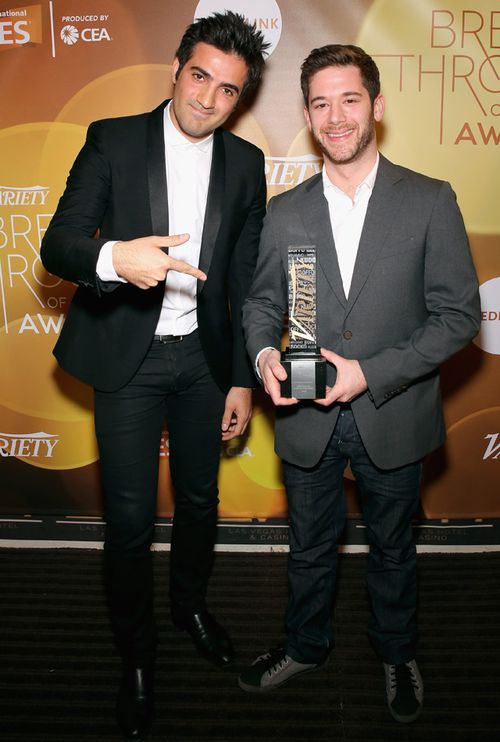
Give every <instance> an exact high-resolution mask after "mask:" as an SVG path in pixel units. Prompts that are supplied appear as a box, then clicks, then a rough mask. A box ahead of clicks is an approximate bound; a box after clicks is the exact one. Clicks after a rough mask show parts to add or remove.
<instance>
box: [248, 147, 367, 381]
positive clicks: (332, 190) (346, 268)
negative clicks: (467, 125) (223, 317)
mask: <svg viewBox="0 0 500 742" xmlns="http://www.w3.org/2000/svg"><path fill="white" fill-rule="evenodd" d="M378 163H379V154H378V152H377V160H376V162H375V165H374V166H373V168H372V169H371V170H370V172H369V173H368V175H367V176H366V178H364V180H363V181H362V182H361V183H360V184H359V185H358V187H357V188H356V192H355V194H354V200H353V199H352V198H351V197H350V196H348V195H347V193H344V191H342V190H341V189H340V188H338V187H337V186H336V185H334V184H333V183H332V181H331V180H330V178H329V177H328V175H327V174H326V168H325V166H324V165H323V171H322V175H323V193H324V195H325V198H326V200H327V202H328V212H329V215H330V223H331V225H332V233H333V239H334V241H335V249H336V251H337V259H338V262H339V268H340V275H341V277H342V284H343V286H344V293H345V296H346V298H347V297H348V296H349V289H350V288H351V280H352V274H353V272H354V264H355V262H356V256H357V254H358V247H359V240H360V237H361V232H362V230H363V225H364V223H365V217H366V210H367V208H368V202H369V200H370V197H371V195H372V190H373V186H374V185H375V179H376V177H377V170H378ZM269 349H273V348H272V346H266V347H265V348H262V350H260V351H259V352H258V353H257V356H256V358H255V370H256V372H257V376H258V377H259V379H260V378H261V375H260V371H259V358H260V356H261V354H262V353H263V352H264V351H265V350H269ZM273 350H275V349H273Z"/></svg>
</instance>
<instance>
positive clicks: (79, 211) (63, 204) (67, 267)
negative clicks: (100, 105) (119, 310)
mask: <svg viewBox="0 0 500 742" xmlns="http://www.w3.org/2000/svg"><path fill="white" fill-rule="evenodd" d="M110 184H111V175H110V166H109V162H108V161H107V159H106V156H105V154H104V148H103V146H102V122H94V123H93V124H91V125H90V127H89V129H88V132H87V138H86V141H85V144H84V145H83V148H82V149H81V151H80V153H79V154H78V156H77V158H76V160H75V162H74V164H73V167H72V168H71V170H70V173H69V176H68V180H67V183H66V189H65V191H64V193H63V195H62V196H61V198H60V200H59V204H58V206H57V209H56V212H55V214H54V216H53V217H52V220H51V221H50V224H49V226H48V228H47V231H46V232H45V235H44V238H43V240H42V244H41V250H40V256H41V259H42V263H43V265H44V266H45V268H46V269H47V270H48V271H49V272H50V273H52V274H54V275H56V276H60V277H61V278H64V279H65V280H67V281H72V282H73V283H77V284H79V285H81V286H84V287H85V288H87V289H91V290H94V291H96V292H97V293H100V291H101V290H102V289H103V288H104V282H101V281H100V280H99V278H98V277H97V274H96V264H97V259H98V257H99V251H100V249H101V247H102V245H103V244H104V243H105V242H106V241H107V240H105V239H102V238H100V237H98V236H97V233H98V229H99V225H100V224H101V221H102V217H103V214H104V213H105V211H106V208H107V205H108V201H109V193H110ZM117 285H119V284H117ZM114 287H115V284H114V282H112V284H111V285H110V286H107V287H105V290H110V289H112V288H114Z"/></svg>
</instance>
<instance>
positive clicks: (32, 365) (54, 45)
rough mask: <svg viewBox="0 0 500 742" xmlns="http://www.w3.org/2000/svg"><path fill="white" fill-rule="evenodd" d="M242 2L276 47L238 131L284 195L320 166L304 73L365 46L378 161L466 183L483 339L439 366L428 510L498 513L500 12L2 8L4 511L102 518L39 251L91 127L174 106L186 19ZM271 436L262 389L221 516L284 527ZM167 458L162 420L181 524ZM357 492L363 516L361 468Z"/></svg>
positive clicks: (158, 5)
mask: <svg viewBox="0 0 500 742" xmlns="http://www.w3.org/2000/svg"><path fill="white" fill-rule="evenodd" d="M225 8H229V9H232V10H236V11H238V12H241V13H243V14H244V15H245V16H246V17H248V18H249V19H250V20H252V21H255V22H256V24H257V25H258V27H259V28H261V29H262V31H263V32H264V34H265V36H266V37H267V39H268V41H269V42H270V44H271V46H270V50H269V58H268V63H267V70H266V74H265V80H264V83H263V85H262V88H261V90H260V92H259V94H258V96H257V98H256V99H255V100H254V101H253V102H252V105H251V107H250V108H248V109H247V108H242V109H241V110H240V111H239V112H238V116H237V118H236V119H235V120H233V121H232V122H231V124H230V126H231V128H232V129H233V130H234V131H235V132H236V133H237V134H239V135H241V136H243V137H245V138H246V139H249V140H250V141H252V142H254V143H255V144H257V145H258V146H259V147H261V149H262V150H263V151H264V153H265V156H266V172H267V183H268V191H269V195H270V196H271V195H273V194H276V193H279V192H281V191H283V190H285V189H289V188H291V187H293V186H295V185H297V184H298V183H301V182H302V181H303V180H305V179H306V178H308V177H310V176H311V175H313V174H314V173H316V172H318V171H319V169H320V167H321V160H320V157H319V156H318V153H317V152H316V151H315V150H314V147H313V145H312V142H311V140H310V138H309V135H308V132H307V129H306V127H305V123H304V119H303V113H302V101H301V95H300V89H299V74H300V72H299V68H300V64H301V63H302V61H303V59H304V58H305V57H306V56H307V54H308V53H309V51H310V50H311V49H312V48H313V47H316V46H321V45H323V44H327V43H355V44H358V45H359V46H362V47H363V48H364V49H366V50H367V51H368V52H369V53H370V54H371V55H372V56H373V57H374V58H375V59H376V61H377V63H378V65H379V68H380V72H381V78H382V89H383V93H384V95H385V97H386V103H387V108H386V115H385V118H384V122H383V126H381V127H380V129H379V141H380V148H381V151H382V152H383V153H384V154H385V155H386V156H387V157H389V159H391V160H393V161H395V162H398V163H400V164H403V165H405V166H408V167H410V168H413V169H416V170H419V171H421V172H424V173H426V174H428V175H431V176H435V177H438V178H442V179H446V180H449V181H450V182H451V184H452V186H453V188H454V190H455V191H456V193H457V196H458V201H459V204H460V207H461V209H462V212H463V215H464V219H465V222H466V226H467V230H468V233H469V237H470V242H471V248H472V252H473V256H474V261H475V264H476V267H477V272H478V275H479V281H480V284H481V301H482V327H481V332H480V334H479V335H478V336H477V338H476V339H475V340H474V342H473V343H471V344H470V346H469V347H467V348H466V349H465V350H464V351H462V352H461V353H459V354H458V355H457V356H456V357H454V358H453V359H452V360H451V361H450V362H448V363H447V364H446V365H445V366H444V368H443V369H442V383H443V394H444V404H445V413H446V421H447V428H448V441H447V444H446V446H445V447H444V448H443V449H442V450H440V451H438V452H436V453H435V454H433V455H432V456H431V457H429V459H428V461H427V465H426V476H425V483H424V488H423V496H422V509H423V517H424V519H429V520H431V519H436V518H437V519H453V518H457V519H472V520H474V519H484V518H490V519H494V518H500V486H499V483H500V476H499V473H500V396H499V390H500V381H499V379H500V236H499V235H500V204H499V190H498V183H499V172H500V158H499V142H500V7H499V6H498V2H497V1H496V0H474V2H471V1H470V0H350V2H348V3H346V2H344V0H314V2H306V1H305V0H303V1H301V0H200V2H197V1H196V0H141V2H136V0H53V1H49V0H43V1H42V2H38V3H37V2H35V3H29V4H26V5H22V4H19V3H17V2H14V3H7V2H5V0H0V70H1V74H0V100H1V105H0V358H1V363H0V472H1V479H0V513H3V514H5V515H6V516H7V515H10V516H12V515H15V514H17V515H18V516H20V517H21V518H22V517H25V516H28V515H30V516H31V517H34V516H36V515H37V514H38V515H41V514H65V515H75V516H78V515H80V516H83V515H88V516H98V515H99V514H100V513H101V512H102V511H101V495H100V489H99V462H98V453H97V448H96V442H95V438H94V433H93V420H92V393H91V390H90V389H88V388H87V387H85V386H84V385H82V384H80V383H79V382H77V381H75V380H74V379H72V378H71V377H69V376H67V375H66V374H65V373H64V372H62V371H61V370H59V369H58V368H57V366H56V363H55V361H54V358H53V356H52V354H51V351H52V347H53V345H54V343H55V341H56V339H57V336H58V333H59V332H60V330H61V327H62V324H63V322H64V317H65V312H66V309H67V307H68V304H69V302H70V300H71V296H72V293H73V291H74V286H72V285H71V284H69V283H66V282H63V281H61V280H60V279H58V278H56V277H54V276H52V275H50V274H48V273H47V272H46V271H45V270H44V268H43V266H42V265H41V262H40V258H39V247H40V241H41V238H42V236H43V234H44V231H45V229H46V227H47V224H48V222H49V220H50V217H51V215H52V213H53V212H54V210H55V208H56V205H57V201H58V198H59V196H60V194H61V192H62V190H63V188H64V184H65V180H66V176H67V173H68V170H69V168H70V166H71V164H72V162H73V160H74V158H75V156H76V154H77V152H78V151H79V149H80V147H81V145H82V143H83V141H84V138H85V134H86V128H87V126H88V124H89V123H90V122H91V121H93V120H95V119H98V118H104V117H109V116H119V115H124V114H131V113H139V112H142V111H145V110H150V109H152V108H154V107H155V106H156V105H157V104H158V103H159V102H160V101H161V100H163V99H164V98H166V97H168V96H169V95H170V93H171V83H170V65H171V62H172V59H173V55H174V52H175V49H176V48H177V44H178V41H179V39H180V37H181V35H182V33H183V31H184V29H185V27H186V26H187V25H188V24H189V23H191V22H192V21H193V19H194V18H195V17H199V16H203V15H208V14H210V13H211V12H214V11H220V10H224V9H225ZM272 428H273V420H272V410H271V408H270V406H269V404H268V403H267V402H266V399H265V398H264V396H263V395H262V394H260V393H257V395H256V406H255V411H254V415H253V418H252V422H251V429H250V434H249V436H248V438H247V439H245V440H244V441H243V442H241V443H240V444H238V445H236V444H232V445H229V446H228V447H227V448H226V449H225V451H224V455H223V459H222V462H221V471H220V496H221V507H220V513H221V516H223V517H225V518H229V519H234V520H237V519H262V520H266V519H270V520H273V519H280V518H284V517H285V516H286V500H285V496H284V492H283V488H282V484H281V475H280V464H279V461H278V460H277V458H276V456H275V455H274V453H273V430H272ZM168 452H169V444H168V431H167V429H166V428H165V431H164V434H163V437H162V442H161V450H160V457H159V468H160V485H159V515H160V516H164V517H168V516H170V515H171V514H172V511H173V507H174V496H173V493H172V491H171V485H170V479H169V470H168ZM196 455H197V452H196V451H193V456H196ZM346 484H347V491H348V497H349V509H350V513H351V515H352V516H355V515H356V514H357V510H358V506H357V502H356V498H355V494H354V489H353V486H352V482H351V481H350V477H349V474H348V475H347V478H346ZM7 520H8V519H6V520H5V521H4V522H7ZM14 520H15V519H14Z"/></svg>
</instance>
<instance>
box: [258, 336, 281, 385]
mask: <svg viewBox="0 0 500 742" xmlns="http://www.w3.org/2000/svg"><path fill="white" fill-rule="evenodd" d="M265 350H278V349H277V348H274V347H273V346H272V345H266V347H265V348H262V350H259V352H258V353H257V357H256V359H255V373H256V374H257V378H258V379H260V380H261V381H262V376H261V375H260V371H259V358H260V357H261V355H262V354H263V352H264V351H265ZM278 352H279V351H278Z"/></svg>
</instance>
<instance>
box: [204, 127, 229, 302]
mask: <svg viewBox="0 0 500 742" xmlns="http://www.w3.org/2000/svg"><path fill="white" fill-rule="evenodd" d="M225 182H226V154H225V149H224V140H223V133H222V130H221V129H216V130H215V132H214V145H213V151H212V166H211V168H210V180H209V182H208V196H207V206H206V209H205V221H204V224H203V235H202V238H201V250H200V262H199V267H200V269H201V270H202V271H203V272H204V273H207V272H208V270H209V268H210V263H211V260H212V256H213V252H214V248H215V243H216V241H217V235H218V234H219V228H220V224H221V221H222V208H223V201H224V189H225ZM204 285H205V283H204V281H198V291H201V290H202V289H203V286H204Z"/></svg>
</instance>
